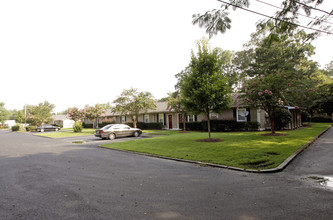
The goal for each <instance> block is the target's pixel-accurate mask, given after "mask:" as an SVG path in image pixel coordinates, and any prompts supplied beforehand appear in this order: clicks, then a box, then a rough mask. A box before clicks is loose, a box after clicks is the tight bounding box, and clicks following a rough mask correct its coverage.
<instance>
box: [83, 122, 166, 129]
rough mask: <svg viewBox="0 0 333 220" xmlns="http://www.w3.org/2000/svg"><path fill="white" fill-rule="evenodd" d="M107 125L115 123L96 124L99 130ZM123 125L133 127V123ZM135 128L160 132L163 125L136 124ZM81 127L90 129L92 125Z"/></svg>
mask: <svg viewBox="0 0 333 220" xmlns="http://www.w3.org/2000/svg"><path fill="white" fill-rule="evenodd" d="M108 124H115V122H113V123H110V122H106V123H101V124H98V127H99V128H102V127H104V126H105V125H108ZM125 124H127V125H128V126H130V127H132V128H133V127H134V126H133V123H132V122H126V123H125ZM136 126H137V128H140V129H146V130H160V129H162V128H163V123H158V122H157V123H153V122H152V123H146V122H137V123H136ZM83 127H84V128H92V127H93V125H92V124H85V123H83Z"/></svg>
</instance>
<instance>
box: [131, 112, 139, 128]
mask: <svg viewBox="0 0 333 220" xmlns="http://www.w3.org/2000/svg"><path fill="white" fill-rule="evenodd" d="M138 118H139V116H138V115H135V116H133V117H132V119H133V127H134V128H137V119H138Z"/></svg>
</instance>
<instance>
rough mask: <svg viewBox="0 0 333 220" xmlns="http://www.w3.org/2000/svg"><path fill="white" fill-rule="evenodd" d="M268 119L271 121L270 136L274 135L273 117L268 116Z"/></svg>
mask: <svg viewBox="0 0 333 220" xmlns="http://www.w3.org/2000/svg"><path fill="white" fill-rule="evenodd" d="M269 119H270V121H271V132H272V134H275V124H274V117H272V116H269Z"/></svg>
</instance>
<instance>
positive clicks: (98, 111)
mask: <svg viewBox="0 0 333 220" xmlns="http://www.w3.org/2000/svg"><path fill="white" fill-rule="evenodd" d="M82 112H83V113H84V115H85V118H87V119H89V120H91V121H92V123H93V128H95V120H96V119H98V117H100V116H101V115H102V114H104V113H105V109H104V106H103V105H100V104H96V105H95V106H86V107H85V108H84V110H83V111H82Z"/></svg>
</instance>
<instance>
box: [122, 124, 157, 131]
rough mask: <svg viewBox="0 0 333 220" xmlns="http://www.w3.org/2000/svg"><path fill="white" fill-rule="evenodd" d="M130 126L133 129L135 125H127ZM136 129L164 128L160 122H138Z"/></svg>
mask: <svg viewBox="0 0 333 220" xmlns="http://www.w3.org/2000/svg"><path fill="white" fill-rule="evenodd" d="M126 124H127V125H128V126H130V127H133V123H126ZM136 127H137V128H140V129H149V130H160V129H162V128H163V123H159V122H150V123H146V122H137V123H136Z"/></svg>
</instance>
